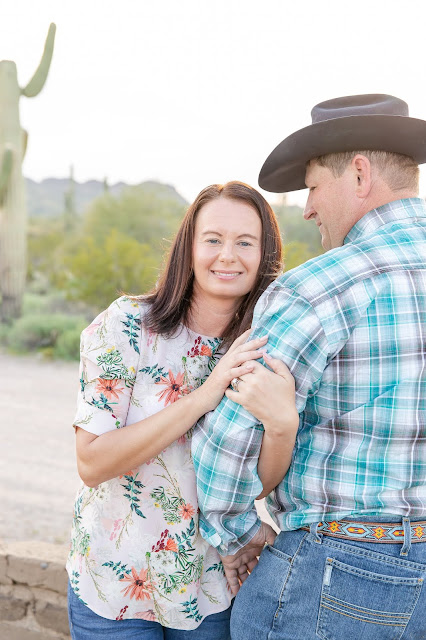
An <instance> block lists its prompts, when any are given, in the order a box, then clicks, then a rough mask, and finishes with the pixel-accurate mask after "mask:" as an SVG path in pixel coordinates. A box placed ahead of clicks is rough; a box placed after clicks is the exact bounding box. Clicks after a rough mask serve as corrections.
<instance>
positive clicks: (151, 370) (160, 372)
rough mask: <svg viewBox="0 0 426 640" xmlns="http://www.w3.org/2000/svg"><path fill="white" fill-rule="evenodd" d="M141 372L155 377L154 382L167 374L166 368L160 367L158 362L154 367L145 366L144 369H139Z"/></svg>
mask: <svg viewBox="0 0 426 640" xmlns="http://www.w3.org/2000/svg"><path fill="white" fill-rule="evenodd" d="M139 373H146V374H147V375H149V376H151V378H153V380H154V382H160V378H161V376H165V375H166V373H167V372H166V371H165V370H164V367H159V366H158V363H157V364H154V365H153V366H152V367H143V368H142V369H139Z"/></svg>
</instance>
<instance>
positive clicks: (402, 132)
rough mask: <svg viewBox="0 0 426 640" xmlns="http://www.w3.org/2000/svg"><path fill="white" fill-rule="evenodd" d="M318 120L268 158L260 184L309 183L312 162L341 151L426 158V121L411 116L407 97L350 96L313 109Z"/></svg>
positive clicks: (282, 188)
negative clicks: (307, 175) (361, 151)
mask: <svg viewBox="0 0 426 640" xmlns="http://www.w3.org/2000/svg"><path fill="white" fill-rule="evenodd" d="M311 114H312V124H311V125H309V126H308V127H304V128H303V129H299V131H296V132H295V133H292V134H291V135H290V136H288V138H285V140H283V141H282V142H280V144H279V145H278V146H277V147H276V148H275V149H274V150H273V151H272V153H271V154H270V155H269V157H268V158H267V159H266V162H265V164H264V165H263V167H262V169H261V171H260V174H259V186H260V187H262V189H265V190H266V191H273V192H276V193H285V192H286V191H297V190H298V189H304V188H305V170H306V163H307V162H309V160H311V159H312V158H317V157H318V156H322V155H325V154H326V153H335V152H339V151H357V150H372V151H391V152H393V153H402V154H404V155H407V156H411V157H412V158H414V160H415V161H416V162H417V163H418V164H421V163H423V162H426V121H425V120H418V119H416V118H410V117H409V116H408V105H407V103H406V102H404V101H403V100H400V99H399V98H395V97H394V96H388V95H384V94H367V95H359V96H344V97H343V98H334V99H333V100H327V101H326V102H320V104H317V105H316V106H315V107H314V108H313V109H312V112H311Z"/></svg>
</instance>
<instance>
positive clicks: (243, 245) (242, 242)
mask: <svg viewBox="0 0 426 640" xmlns="http://www.w3.org/2000/svg"><path fill="white" fill-rule="evenodd" d="M240 245H241V246H242V247H251V246H252V244H251V242H246V241H245V240H242V241H241V242H240Z"/></svg>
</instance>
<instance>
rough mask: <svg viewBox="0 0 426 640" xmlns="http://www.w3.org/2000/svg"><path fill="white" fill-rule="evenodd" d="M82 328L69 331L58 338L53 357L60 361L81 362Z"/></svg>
mask: <svg viewBox="0 0 426 640" xmlns="http://www.w3.org/2000/svg"><path fill="white" fill-rule="evenodd" d="M80 333H81V328H80V327H74V328H73V329H67V330H66V331H64V332H63V333H61V335H60V336H59V337H58V339H57V341H56V344H55V346H54V348H53V357H54V358H57V359H59V360H79V358H80Z"/></svg>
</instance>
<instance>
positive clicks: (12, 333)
mask: <svg viewBox="0 0 426 640" xmlns="http://www.w3.org/2000/svg"><path fill="white" fill-rule="evenodd" d="M86 325H87V321H86V320H85V319H84V318H81V317H75V316H66V315H60V314H57V315H54V314H50V315H48V314H33V315H28V316H23V317H22V318H19V319H18V320H16V321H15V322H14V324H13V325H12V327H11V328H10V329H9V331H8V332H7V333H6V334H5V336H4V338H3V340H4V342H5V344H6V346H7V347H8V348H9V349H10V350H11V351H14V352H15V353H25V352H28V351H39V350H46V349H49V348H51V347H53V348H55V347H56V345H57V342H58V340H59V338H60V336H62V335H63V334H64V333H66V332H70V331H75V332H78V333H79V332H81V330H82V329H83V328H84V327H85V326H86ZM67 339H68V340H69V338H67ZM61 349H65V347H61ZM53 353H54V351H53Z"/></svg>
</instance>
